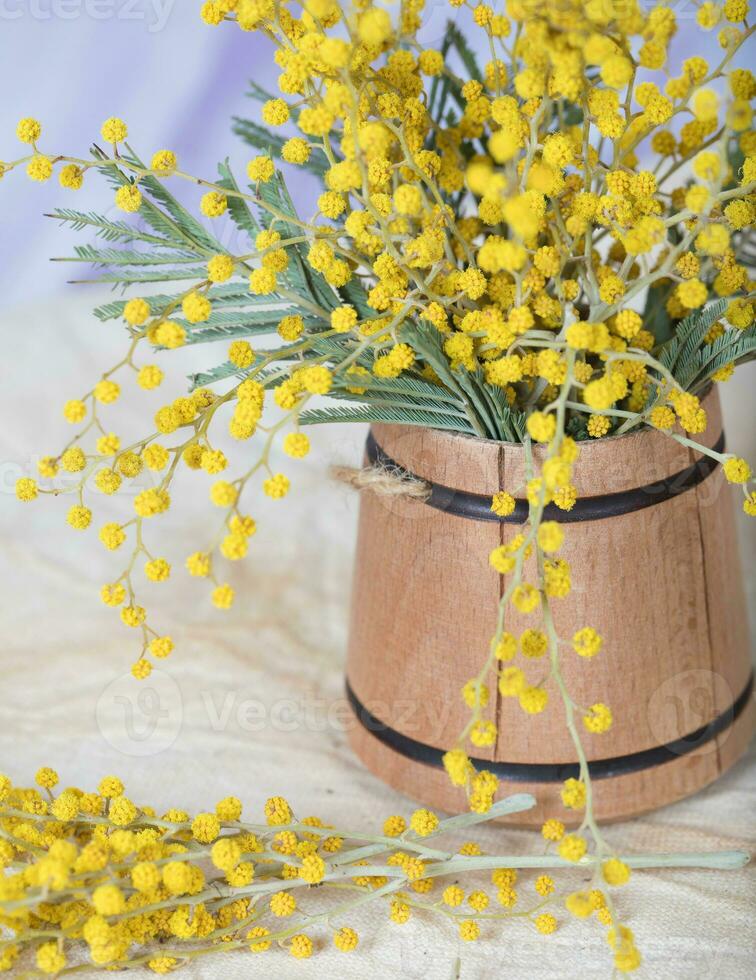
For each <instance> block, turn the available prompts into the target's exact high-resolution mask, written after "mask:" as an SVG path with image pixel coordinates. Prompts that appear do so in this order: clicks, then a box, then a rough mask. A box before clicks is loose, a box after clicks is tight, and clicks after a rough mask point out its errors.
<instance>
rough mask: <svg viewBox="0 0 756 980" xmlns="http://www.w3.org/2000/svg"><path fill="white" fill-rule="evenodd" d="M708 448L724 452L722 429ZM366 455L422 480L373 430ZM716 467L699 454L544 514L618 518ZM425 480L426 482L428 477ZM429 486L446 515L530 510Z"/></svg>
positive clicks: (512, 520) (512, 518)
mask: <svg viewBox="0 0 756 980" xmlns="http://www.w3.org/2000/svg"><path fill="white" fill-rule="evenodd" d="M711 448H712V449H713V450H714V452H716V453H721V452H723V451H724V448H725V434H724V432H722V433H721V434H720V436H719V438H718V439H717V441H716V443H715V444H714V445H713V446H712V447H711ZM365 455H366V456H367V459H368V461H369V462H370V463H378V464H379V465H380V466H384V467H386V469H388V470H392V471H394V472H395V473H398V474H401V475H402V476H405V477H410V478H414V479H416V480H420V479H422V477H418V476H416V474H414V473H412V472H410V471H409V470H407V469H405V468H404V467H403V466H401V465H400V464H399V463H397V462H396V460H394V459H392V458H391V457H390V456H389V455H388V454H387V453H386V452H384V451H383V449H382V448H381V447H380V446H379V445H378V443H377V441H376V439H375V436H374V435H373V433H372V432H370V433H369V434H368V437H367V442H366V444H365ZM717 466H719V463H718V461H717V460H715V459H712V458H711V457H710V456H702V457H701V459H699V460H698V462H696V463H692V464H691V465H690V466H688V467H686V468H685V469H684V470H680V471H679V472H678V473H675V474H673V475H672V476H669V477H666V478H665V479H664V480H659V481H658V482H657V483H649V484H646V486H643V487H634V488H633V489H631V490H623V491H622V492H621V493H605V494H601V495H599V496H597V497H582V498H579V499H578V500H577V501H576V503H575V505H574V507H573V508H572V510H560V509H559V508H558V507H556V506H555V505H554V504H548V505H547V506H546V507H545V508H544V511H543V516H544V518H546V519H549V520H556V521H559V522H560V523H561V524H572V523H575V522H577V521H601V520H605V519H606V518H608V517H618V516H619V515H620V514H631V513H632V512H633V511H636V510H643V509H644V508H646V507H654V506H656V504H660V503H663V502H664V501H665V500H670V499H671V498H672V497H676V496H678V495H679V494H681V493H685V492H686V491H687V490H692V489H693V487H697V486H698V484H699V483H702V482H703V481H704V480H705V479H706V477H707V476H709V475H710V474H711V473H713V471H714V470H715V469H716V468H717ZM424 482H426V483H429V481H427V480H425V481H424ZM429 485H430V488H431V490H430V495H429V496H428V498H427V500H425V503H426V504H427V505H428V506H429V507H433V508H435V509H436V510H442V511H444V512H445V513H447V514H453V515H454V516H456V517H467V518H469V519H470V520H473V521H498V522H500V523H505V524H523V523H524V522H525V521H526V520H527V517H528V509H529V507H528V502H527V500H523V499H518V500H516V501H515V509H514V512H513V513H511V514H509V515H508V516H507V517H499V516H498V515H497V514H494V512H493V511H492V510H491V498H490V497H487V496H484V495H482V494H477V493H468V492H467V491H466V490H454V489H452V488H451V487H446V486H444V485H443V484H441V483H430V484H429Z"/></svg>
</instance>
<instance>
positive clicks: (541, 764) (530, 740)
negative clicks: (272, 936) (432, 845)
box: [347, 390, 753, 825]
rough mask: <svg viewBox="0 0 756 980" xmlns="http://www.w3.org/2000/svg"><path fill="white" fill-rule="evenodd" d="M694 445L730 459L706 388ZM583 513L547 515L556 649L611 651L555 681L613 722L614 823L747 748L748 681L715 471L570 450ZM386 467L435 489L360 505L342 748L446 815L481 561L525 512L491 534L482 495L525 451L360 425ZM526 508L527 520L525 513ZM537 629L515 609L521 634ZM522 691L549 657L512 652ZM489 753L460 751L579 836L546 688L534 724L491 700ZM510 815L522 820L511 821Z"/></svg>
mask: <svg viewBox="0 0 756 980" xmlns="http://www.w3.org/2000/svg"><path fill="white" fill-rule="evenodd" d="M704 405H705V408H706V410H707V412H708V415H709V425H708V428H707V431H706V433H704V435H703V436H702V437H700V438H701V439H702V440H703V441H704V442H705V444H706V445H708V446H712V447H716V448H718V449H719V448H721V447H722V446H723V445H724V434H723V431H722V418H721V411H720V406H719V398H718V395H717V393H716V390H713V391H712V392H710V393H709V395H708V396H707V398H706V400H705V402H704ZM581 449H582V452H581V456H580V460H579V462H578V463H577V464H576V467H575V472H574V477H573V480H574V483H575V485H576V487H577V490H578V494H579V497H578V503H577V504H576V506H575V508H574V509H573V511H571V512H569V513H564V512H559V519H560V520H562V521H567V522H569V523H567V524H566V525H565V531H566V541H565V546H564V548H563V550H562V552H561V554H562V555H563V556H564V557H565V558H566V559H567V560H568V561H569V562H570V565H571V568H572V583H573V585H572V593H571V595H570V596H568V597H567V598H566V599H562V600H555V602H554V609H555V619H556V625H557V629H558V631H559V635H560V637H563V638H566V639H567V640H569V639H570V638H571V637H572V635H573V633H574V632H575V631H576V630H577V629H579V628H581V627H583V626H586V625H590V626H593V627H595V628H596V629H597V630H598V631H599V633H600V634H601V635H602V636H603V638H604V647H603V649H602V651H601V653H600V654H599V655H598V656H596V657H593V658H583V657H579V656H577V655H576V654H574V653H573V652H572V650H571V648H570V647H569V644H568V645H567V646H566V647H565V650H564V653H563V655H562V665H563V672H564V675H565V679H566V682H567V685H568V688H569V690H570V692H571V694H572V696H573V697H574V699H575V701H576V702H577V703H578V704H581V705H584V706H588V705H591V704H593V703H595V702H597V701H602V702H605V703H607V704H609V705H610V706H611V707H612V710H613V713H614V718H615V720H614V725H613V727H612V729H611V730H610V731H609V732H607V733H605V734H603V735H591V734H588V733H584V736H583V738H584V745H585V747H586V752H587V756H588V759H589V762H590V767H591V773H592V777H593V779H594V781H595V782H594V786H595V796H596V813H597V815H598V816H599V817H600V818H603V819H609V820H616V819H620V818H623V817H629V816H632V815H635V814H638V813H642V812H644V811H648V810H652V809H654V808H656V807H659V806H662V805H664V804H666V803H670V802H672V801H674V800H678V799H681V798H682V797H685V796H688V795H690V794H691V793H694V792H695V791H696V790H698V789H700V788H701V787H703V786H706V785H707V784H708V783H710V782H712V781H713V780H714V779H716V778H717V777H718V776H719V775H720V774H721V773H722V772H724V770H726V769H727V768H728V767H729V766H731V765H732V764H733V763H734V762H735V761H736V759H738V757H739V756H740V755H741V754H742V753H743V751H744V750H745V748H746V745H747V742H748V739H749V736H750V734H751V731H752V727H753V699H752V685H753V676H752V673H751V664H750V657H749V641H748V628H747V622H746V608H745V599H744V595H743V588H742V581H741V573H740V567H739V562H738V555H737V540H736V532H735V524H734V512H733V501H732V498H731V495H730V492H729V488H728V486H727V484H726V481H725V479H724V475H723V473H722V469H721V467H720V466H718V465H717V464H715V463H713V462H712V461H711V459H710V458H709V457H701V456H700V454H696V453H693V452H692V451H690V450H688V449H687V448H685V447H683V446H681V445H680V444H679V443H677V442H675V441H674V440H672V439H670V438H669V437H668V436H665V435H664V434H663V433H660V432H656V431H652V430H643V431H638V432H635V433H631V434H628V435H625V436H620V437H617V438H609V439H605V440H600V441H597V442H590V443H582V444H581ZM376 459H378V460H382V461H384V462H386V461H393V463H395V464H396V465H398V466H399V467H401V468H402V470H405V471H407V472H408V473H412V474H415V475H416V476H417V477H420V478H421V479H422V480H424V481H427V482H428V483H429V484H430V485H431V486H432V493H431V496H430V497H429V498H428V499H427V500H425V501H423V500H417V499H411V498H409V497H405V496H384V495H379V494H374V493H369V492H367V493H363V495H362V497H361V505H360V521H359V536H358V544H357V554H356V562H355V578H354V586H353V596H352V618H351V629H350V642H349V653H348V662H347V695H348V698H349V701H350V704H351V707H352V711H353V713H354V718H353V719H352V724H350V726H349V731H350V740H351V743H352V746H353V748H354V750H355V752H356V753H357V755H358V756H359V757H360V758H361V759H362V760H363V762H364V763H365V764H366V765H367V766H368V768H369V769H371V770H372V771H373V772H374V773H375V774H376V775H377V776H378V777H380V779H382V780H384V781H385V782H386V783H388V784H389V785H391V786H393V787H394V788H395V789H398V790H400V791H402V792H403V793H406V794H407V795H408V796H410V797H412V798H413V799H415V800H417V801H420V802H421V803H423V804H425V805H427V806H432V807H435V808H438V809H441V810H445V811H450V812H455V811H460V810H464V809H466V800H465V797H464V792H463V791H462V790H460V789H457V788H455V787H454V786H452V785H451V783H450V782H449V780H448V779H447V776H446V773H445V772H444V770H443V768H442V763H441V756H442V754H443V752H444V751H445V750H447V749H449V748H450V747H452V745H453V744H454V742H455V739H456V737H457V736H458V734H459V732H460V731H461V730H462V728H463V727H464V725H465V724H466V722H467V720H468V718H469V711H468V709H467V707H466V706H465V705H464V703H463V702H462V699H461V696H460V689H461V687H462V685H463V684H464V683H465V682H466V681H467V680H468V679H469V678H471V677H473V676H475V675H476V674H477V673H478V671H479V669H480V666H481V664H482V662H483V659H484V657H485V656H486V653H487V650H488V644H489V642H490V639H491V637H492V635H493V633H494V631H495V620H496V612H497V605H498V600H499V596H500V590H501V588H502V580H501V579H500V577H499V575H498V574H497V573H495V572H494V571H492V570H491V569H490V568H489V567H488V554H489V552H490V551H491V550H492V549H493V548H494V547H496V546H497V545H499V544H502V543H505V542H507V541H508V540H510V539H511V538H512V536H513V535H514V534H516V533H517V530H518V524H517V523H515V521H521V520H522V517H521V516H520V517H518V513H521V511H519V509H518V511H517V512H516V513H515V515H513V516H512V517H510V518H505V519H499V518H497V517H496V516H495V515H493V514H492V513H491V512H490V509H489V507H490V498H491V496H492V494H493V493H495V492H496V491H498V490H500V489H512V488H515V487H518V486H520V485H522V483H523V472H524V459H523V449H522V446H519V445H514V444H507V443H499V442H493V441H487V440H481V439H474V438H470V437H467V436H463V435H457V434H453V433H448V432H441V431H436V430H430V429H419V428H413V427H403V426H394V425H375V426H373V428H372V430H371V433H370V436H369V439H368V445H367V452H366V461H368V462H369V461H375V460H376ZM523 507H524V504H523ZM534 619H535V617H533V616H530V617H522V616H519V615H518V614H515V613H514V610H512V613H511V614H510V613H509V612H508V617H507V626H506V628H507V629H508V630H510V631H511V632H513V633H514V634H515V635H519V633H520V632H522V630H523V629H525V628H526V627H527V626H534V625H538V624H537V623H536V622H535V621H534ZM513 663H515V664H517V665H519V666H521V667H523V668H524V669H525V671H526V674H527V675H528V678H529V679H530V680H540V679H541V677H542V676H544V675H545V674H546V673H547V671H548V665H547V663H546V661H545V660H535V661H533V660H528V661H524V659H523V658H522V657H521V656H520V655H518V657H517V659H516V660H515V661H513ZM490 687H491V690H492V693H491V703H490V704H489V706H488V707H487V709H486V712H485V716H486V717H490V718H492V719H494V720H495V721H496V722H497V725H498V730H499V734H498V740H497V742H496V744H495V745H494V746H493V747H492V748H490V749H472V748H471V747H470V746H468V747H467V748H468V751H470V752H471V754H472V755H473V757H474V758H475V760H476V765H477V766H478V768H487V769H489V770H491V771H493V772H495V773H496V774H497V776H498V777H499V779H500V782H501V790H500V792H501V794H502V795H507V794H509V793H512V792H520V791H529V792H532V793H533V794H534V795H535V797H536V799H537V801H538V805H537V807H536V808H535V809H534V810H532V811H530V812H529V813H527V814H524V815H523V814H518V815H517V817H516V818H514V819H515V820H516V822H518V823H520V824H522V823H523V822H526V823H528V824H532V825H536V824H539V823H540V822H541V821H542V820H543V819H544V818H545V816H547V815H548V816H561V817H562V818H563V819H566V820H567V821H572V822H574V819H575V814H574V813H570V812H569V811H565V810H564V809H563V808H562V806H561V802H560V798H559V790H560V787H561V783H562V781H563V780H564V779H566V778H568V777H569V776H577V774H578V768H577V763H576V755H575V750H574V747H573V745H572V742H571V740H570V737H569V734H568V732H567V729H566V726H565V722H564V711H563V708H562V705H561V700H560V698H559V694H558V692H557V690H556V689H555V685H554V683H553V681H549V682H548V684H547V689H548V690H549V695H550V700H549V706H548V707H547V709H546V710H545V711H544V712H543V713H542V714H540V715H535V716H528V715H525V714H524V713H523V712H522V710H521V709H520V707H519V705H518V703H517V700H516V699H514V698H502V697H501V696H500V695H499V694H498V692H496V694H494V692H495V691H496V687H495V684H491V685H490ZM523 817H524V818H525V820H524V821H523Z"/></svg>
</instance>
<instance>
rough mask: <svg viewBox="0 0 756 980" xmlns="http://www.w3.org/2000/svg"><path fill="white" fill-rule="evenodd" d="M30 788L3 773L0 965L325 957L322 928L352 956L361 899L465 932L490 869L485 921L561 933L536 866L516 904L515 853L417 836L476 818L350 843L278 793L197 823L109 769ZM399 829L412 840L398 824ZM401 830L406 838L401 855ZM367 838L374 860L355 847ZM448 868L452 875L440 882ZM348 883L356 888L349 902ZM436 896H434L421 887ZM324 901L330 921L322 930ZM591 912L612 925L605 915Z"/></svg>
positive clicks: (223, 808)
mask: <svg viewBox="0 0 756 980" xmlns="http://www.w3.org/2000/svg"><path fill="white" fill-rule="evenodd" d="M35 783H36V785H35V786H33V787H21V786H15V785H14V784H13V783H12V782H11V780H10V779H9V778H8V777H7V776H4V775H1V774H0V837H1V838H2V839H0V868H1V869H2V876H1V877H0V915H1V916H2V920H3V924H4V926H6V927H8V928H9V929H11V930H12V932H13V934H14V935H13V938H10V939H3V940H2V942H0V972H1V971H16V970H19V969H20V970H24V969H27V968H32V967H36V969H37V970H38V971H39V972H40V973H41V974H44V975H57V974H58V973H60V972H61V971H64V970H66V969H71V968H73V967H74V966H75V965H76V964H77V963H81V962H82V957H84V958H85V959H86V960H87V961H88V962H89V963H91V964H93V965H95V966H97V967H101V968H105V969H109V970H113V969H119V968H124V967H131V968H133V967H138V966H144V967H147V968H148V969H150V970H151V971H152V972H154V973H157V974H164V973H169V972H172V971H173V970H174V969H176V968H177V967H179V966H180V965H182V964H184V963H188V962H191V961H192V960H193V959H195V958H197V957H199V956H204V955H206V954H208V953H218V954H220V953H223V952H228V951H231V950H239V951H249V952H251V953H255V954H256V953H262V952H266V951H268V950H271V951H273V950H275V949H276V948H278V947H282V948H283V949H284V950H288V953H289V954H290V955H291V956H294V957H296V958H303V957H309V956H311V955H313V954H316V953H318V952H319V951H321V950H322V949H323V947H324V941H327V940H326V939H324V937H327V936H328V934H329V933H330V942H332V943H333V945H334V946H335V947H336V949H337V950H339V951H340V952H345V953H348V952H351V951H353V950H354V949H355V948H356V947H357V945H358V942H359V936H358V934H357V932H356V931H355V930H354V929H353V928H351V927H350V926H349V925H346V924H344V923H343V919H344V917H345V916H348V915H349V913H350V910H351V908H352V906H354V908H355V909H356V908H357V907H358V906H363V905H365V904H366V903H371V904H372V903H374V904H376V905H378V906H381V905H382V906H384V907H385V908H386V910H387V913H388V916H389V918H390V919H391V920H392V921H394V922H395V923H398V924H402V923H404V922H406V921H407V920H408V918H409V917H410V915H411V914H412V912H413V911H420V912H430V913H431V914H432V913H436V914H439V911H440V907H441V906H443V911H441V914H442V915H444V916H445V917H446V918H451V919H453V920H454V921H456V922H457V924H458V927H459V929H460V934H461V935H462V937H463V938H464V939H467V940H474V939H477V938H478V937H479V936H480V935H481V934H482V927H481V925H480V924H479V923H478V922H477V921H475V919H472V918H470V916H471V915H474V914H475V913H484V912H485V910H486V909H487V908H488V906H489V904H490V902H491V898H490V896H489V894H488V892H487V891H486V890H485V884H484V881H483V880H482V876H484V875H485V874H486V873H487V869H491V870H490V884H491V885H493V887H494V888H495V889H497V897H498V902H499V905H500V906H502V912H501V913H499V914H498V915H497V916H496V918H499V919H502V920H506V919H507V918H509V917H510V916H511V917H517V918H519V919H523V918H525V919H526V920H530V921H531V922H532V923H533V925H534V927H535V928H536V929H537V930H538V931H540V932H542V933H543V932H545V933H547V932H553V931H554V929H556V927H557V918H556V916H554V915H551V914H550V913H549V916H550V925H551V928H549V929H545V928H544V915H545V913H544V912H543V908H544V905H547V904H549V903H551V902H553V903H554V911H557V910H558V906H557V904H556V902H557V900H556V898H553V899H552V898H551V897H550V896H551V895H552V893H553V892H554V888H555V885H554V880H553V878H552V877H550V876H549V875H548V874H543V873H540V874H536V873H535V872H531V873H532V874H533V881H532V882H525V884H526V886H527V887H528V888H530V887H532V889H533V895H532V897H531V898H529V899H527V900H526V903H525V904H526V908H524V909H522V910H520V909H519V908H518V910H517V911H516V912H512V911H510V910H512V908H513V906H515V904H516V903H517V902H518V895H517V893H516V892H515V889H514V885H515V884H516V882H517V878H518V872H517V871H516V870H515V866H516V863H517V861H518V859H517V857H514V856H512V855H502V856H500V857H495V856H489V857H487V858H485V859H481V853H482V852H481V849H480V847H479V846H478V845H477V844H475V843H474V842H472V841H467V842H466V843H464V844H463V845H462V846H461V848H460V849H459V851H458V853H457V854H454V852H446V851H438V850H432V849H431V848H430V846H429V844H427V843H419V842H417V838H421V839H422V840H423V841H425V840H426V839H428V838H430V837H434V838H435V837H438V836H439V835H441V834H444V833H449V832H450V831H452V830H454V831H455V832H457V833H458V832H460V831H461V830H462V829H463V828H464V824H465V821H466V820H467V822H468V823H472V822H477V819H478V818H476V817H474V815H472V814H471V815H469V817H468V818H462V819H460V818H459V817H457V818H454V820H453V821H451V822H450V823H449V826H448V827H447V826H446V824H445V822H444V821H440V820H439V818H438V817H437V816H436V815H435V814H434V813H432V812H431V811H429V810H425V809H421V810H417V811H415V813H413V814H412V815H411V816H410V818H409V820H408V821H406V820H405V819H404V818H403V817H401V816H398V815H394V816H391V817H389V818H388V820H387V821H386V825H385V826H384V836H380V835H378V836H369V835H364V836H357V837H355V836H354V835H353V833H351V832H350V833H349V834H346V833H342V832H340V831H339V830H338V828H336V827H333V826H329V825H327V824H326V823H324V822H323V821H322V820H321V819H320V818H318V817H305V818H304V819H301V820H300V819H298V818H297V817H296V816H295V815H294V813H293V811H292V808H291V806H290V804H289V803H288V802H287V801H286V800H285V799H283V798H282V797H273V798H271V799H270V800H268V801H267V803H266V804H265V806H264V815H263V818H262V819H261V820H259V821H256V822H254V821H253V822H249V821H246V820H243V819H242V803H241V801H240V800H239V799H238V798H237V797H235V796H228V797H225V798H224V799H222V800H220V801H219V802H218V803H217V804H216V806H215V808H214V812H208V813H200V814H197V815H195V816H194V817H192V816H191V815H190V814H189V813H187V812H185V811H184V810H181V809H176V808H171V809H169V810H167V811H165V812H164V813H162V815H160V816H158V813H157V812H156V810H155V809H154V808H153V807H149V806H137V805H136V804H134V803H133V802H132V801H131V799H129V797H127V796H126V795H125V788H124V785H123V783H122V782H121V780H120V779H119V778H118V777H116V776H106V777H104V778H103V779H102V780H100V783H99V786H98V787H97V790H96V791H93V792H85V791H82V790H80V789H75V788H67V789H61V788H60V787H59V785H58V784H59V777H58V774H57V773H56V772H55V770H53V769H50V768H48V767H44V768H42V769H40V770H39V771H38V772H37V774H36V778H35ZM408 828H409V829H411V831H412V832H413V833H412V834H405V831H406V830H407V829H408ZM396 832H399V833H401V834H402V835H403V837H402V840H401V847H402V850H400V851H396V850H395V842H394V840H393V838H394V836H395V834H396ZM434 844H435V840H434ZM366 846H369V848H370V853H371V859H370V867H369V868H368V867H366V864H367V862H366V861H365V860H364V858H361V857H360V855H362V854H363V853H364V851H365V847H366ZM532 863H533V858H532V857H531V858H526V859H525V865H526V866H528V865H529V864H532ZM562 863H563V862H562V861H561V859H560V858H558V857H555V856H550V855H546V856H543V857H540V858H536V859H535V866H536V869H537V868H539V867H540V868H545V869H549V868H554V869H558V868H559V867H560V866H561V865H562ZM513 865H515V866H513ZM594 870H595V874H596V876H601V875H603V879H604V881H605V882H606V883H607V884H608V885H612V886H616V885H622V884H624V883H625V882H626V881H627V879H628V877H629V874H630V872H629V869H628V867H627V865H626V864H625V863H624V862H623V861H621V860H620V859H619V858H611V859H609V860H607V861H605V862H604V863H603V866H601V865H599V864H596V866H595V869H594ZM449 876H453V877H454V881H455V882H460V884H451V885H448V884H446V881H447V880H448V878H449ZM437 879H440V881H441V883H442V884H441V887H439V886H438V885H437ZM597 880H599V878H598V877H597ZM313 886H318V887H317V888H315V887H313ZM463 886H464V887H463ZM345 887H348V888H349V889H350V890H352V891H353V892H354V897H353V898H352V899H351V900H350V899H349V898H348V897H347V896H345V894H344V892H343V889H344V888H345ZM434 890H438V892H439V893H440V894H441V897H440V903H439V900H438V899H434V897H433V895H430V896H429V897H428V898H426V897H425V896H428V894H429V893H432V892H433V891H434ZM596 894H597V895H600V896H601V897H602V901H601V902H600V903H595V902H594V904H593V905H592V906H591V910H593V909H594V908H595V909H599V908H605V907H606V900H605V899H604V898H603V893H602V892H596ZM434 902H435V904H434ZM335 907H337V908H338V921H339V924H338V925H335V924H332V919H333V918H334V911H335ZM567 908H568V909H570V905H569V904H568V905H567ZM601 921H602V922H603V923H604V925H606V926H612V922H613V920H612V917H611V916H608V917H605V918H604V919H602V920H601ZM487 928H488V927H487ZM610 944H611V940H610ZM271 955H275V953H273V952H272V953H271ZM279 955H283V954H282V953H279ZM79 968H81V967H79ZM271 969H275V968H274V967H271Z"/></svg>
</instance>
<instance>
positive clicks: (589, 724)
mask: <svg viewBox="0 0 756 980" xmlns="http://www.w3.org/2000/svg"><path fill="white" fill-rule="evenodd" d="M612 720H613V719H612V712H611V710H610V709H609V708H608V707H607V706H606V705H605V704H601V703H600V702H597V703H596V704H592V705H591V707H590V708H589V709H588V711H587V713H586V714H584V715H583V724H584V725H585V728H586V730H587V731H589V732H592V733H593V734H594V735H601V734H602V733H603V732H607V731H609V729H610V728H611V727H612Z"/></svg>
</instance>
